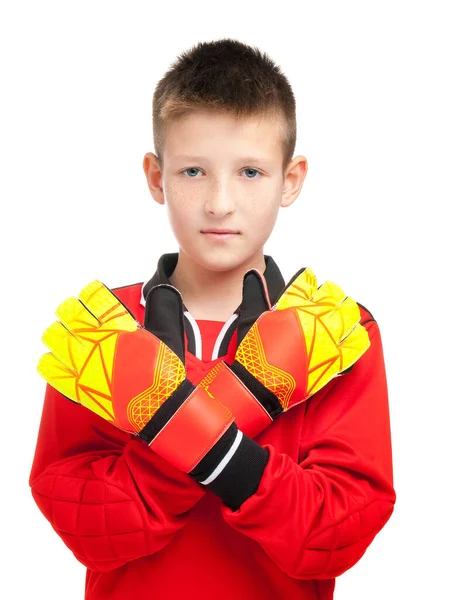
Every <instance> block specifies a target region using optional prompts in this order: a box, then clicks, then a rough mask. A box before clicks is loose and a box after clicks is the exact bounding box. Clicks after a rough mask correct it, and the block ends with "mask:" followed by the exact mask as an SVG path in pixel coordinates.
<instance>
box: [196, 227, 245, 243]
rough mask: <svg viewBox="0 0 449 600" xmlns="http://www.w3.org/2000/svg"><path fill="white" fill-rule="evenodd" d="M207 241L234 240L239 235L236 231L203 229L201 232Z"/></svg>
mask: <svg viewBox="0 0 449 600" xmlns="http://www.w3.org/2000/svg"><path fill="white" fill-rule="evenodd" d="M201 233H202V234H203V235H205V236H206V238H207V239H209V240H215V241H217V240H218V241H224V240H230V239H233V238H236V237H237V236H238V235H240V234H239V232H238V231H236V230H233V229H205V230H203V231H202V232H201Z"/></svg>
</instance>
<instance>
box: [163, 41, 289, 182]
mask: <svg viewBox="0 0 449 600" xmlns="http://www.w3.org/2000/svg"><path fill="white" fill-rule="evenodd" d="M195 109H213V110H216V111H222V112H225V113H227V114H231V115H232V116H234V117H235V118H236V119H238V120H239V119H244V118H248V117H256V116H260V117H265V116H273V117H275V118H277V119H279V123H280V133H281V140H282V145H283V150H284V152H283V171H284V172H285V169H286V167H287V165H288V163H289V162H290V161H291V159H292V157H293V153H294V151H295V146H296V102H295V97H294V94H293V91H292V88H291V86H290V83H289V82H288V80H287V78H286V77H285V75H284V74H283V73H282V71H281V70H280V68H279V66H277V65H276V64H275V63H274V62H273V60H272V59H271V58H270V57H269V56H268V55H267V54H266V53H262V52H261V51H260V50H259V49H257V48H254V47H251V46H248V45H246V44H244V43H243V42H240V41H238V40H235V39H230V38H225V39H221V40H216V41H212V42H199V43H198V44H196V45H194V46H193V47H192V48H191V49H189V50H187V51H185V52H183V53H182V54H180V55H179V56H178V57H177V60H176V61H175V62H174V63H172V64H171V65H170V69H169V70H168V71H167V72H166V74H165V75H164V76H163V77H162V79H161V80H160V81H159V82H158V84H157V86H156V89H155V91H154V95H153V141H154V148H155V153H156V155H157V157H158V160H159V162H160V165H161V168H162V167H163V160H162V156H163V147H164V131H165V125H166V124H168V123H171V122H174V121H176V119H178V118H180V117H182V116H184V115H185V114H187V113H188V112H189V111H192V110H195Z"/></svg>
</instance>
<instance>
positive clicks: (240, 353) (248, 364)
mask: <svg viewBox="0 0 449 600" xmlns="http://www.w3.org/2000/svg"><path fill="white" fill-rule="evenodd" d="M235 357H236V359H237V360H238V361H239V362H240V363H241V364H242V365H243V366H244V367H245V368H246V369H247V370H248V371H249V372H250V373H251V374H252V375H254V377H255V378H256V379H258V380H259V381H260V382H261V383H262V384H263V385H264V386H265V387H266V388H268V389H269V390H271V391H272V392H273V393H274V394H276V396H277V398H278V400H279V402H280V403H281V405H282V407H283V408H284V410H286V409H287V407H288V404H289V401H290V398H291V395H292V394H293V392H294V391H295V387H296V383H295V379H294V377H293V376H292V375H290V373H287V372H286V371H283V370H282V369H279V368H278V367H276V366H274V365H270V363H269V362H268V360H267V358H266V356H265V350H264V347H263V342H262V338H261V336H260V333H259V328H258V327H257V323H256V324H254V325H253V326H252V327H251V329H250V330H249V331H248V333H247V334H246V335H245V337H244V338H243V340H242V341H241V343H240V345H239V347H238V350H237V352H236V355H235Z"/></svg>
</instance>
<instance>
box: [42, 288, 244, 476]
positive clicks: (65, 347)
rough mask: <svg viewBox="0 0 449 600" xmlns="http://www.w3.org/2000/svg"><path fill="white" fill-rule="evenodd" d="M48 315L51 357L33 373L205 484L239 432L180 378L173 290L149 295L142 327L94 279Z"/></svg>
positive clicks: (179, 325)
mask: <svg viewBox="0 0 449 600" xmlns="http://www.w3.org/2000/svg"><path fill="white" fill-rule="evenodd" d="M56 315H57V317H58V318H59V321H56V322H54V323H53V324H52V325H50V327H48V329H47V330H46V331H45V332H44V334H43V336H42V341H43V342H44V343H45V344H46V345H47V346H48V348H49V349H50V350H51V352H48V353H46V354H44V355H43V356H42V357H41V358H40V360H39V363H38V372H39V373H40V375H42V377H43V378H44V379H45V380H46V381H47V382H48V383H49V384H50V385H52V386H53V387H54V388H56V389H57V390H58V391H59V392H60V393H61V394H63V395H64V396H66V397H67V398H69V399H71V400H73V401H74V402H77V403H79V404H82V405H83V406H85V407H86V408H88V409H89V410H92V411H94V412H95V413H96V414H98V415H99V416H100V417H102V418H104V419H106V420H108V421H110V422H111V423H112V424H113V425H115V426H116V427H118V428H120V429H122V430H123V431H126V432H128V433H130V434H134V435H137V436H138V437H139V438H141V439H142V440H144V441H145V442H146V443H148V444H149V445H151V447H152V449H153V450H154V451H155V452H156V453H158V454H159V455H161V456H162V457H164V458H165V459H166V460H168V461H170V462H171V463H172V464H174V465H175V466H177V467H178V468H179V469H181V470H183V471H184V472H186V473H191V472H192V471H193V469H195V468H196V471H195V474H196V475H197V477H195V478H197V480H198V481H200V482H201V481H202V479H203V478H207V477H208V476H209V475H210V473H211V472H212V471H213V470H214V469H215V466H216V465H217V464H218V463H219V462H220V461H221V460H222V458H223V456H224V455H225V454H226V453H227V451H228V450H229V448H230V447H231V446H232V444H233V443H234V442H235V440H236V437H237V435H238V434H239V435H240V436H241V435H242V434H241V433H239V431H238V429H237V425H236V424H235V423H234V416H233V415H232V413H231V411H230V410H229V409H228V408H227V407H226V406H225V405H223V404H221V403H220V402H218V401H216V400H215V399H213V398H212V397H211V396H210V395H209V394H208V393H207V391H206V390H205V389H204V386H202V385H201V383H200V384H199V385H198V386H194V385H193V384H192V383H191V382H190V381H189V380H188V379H187V378H186V369H185V336H184V315H183V307H182V298H181V295H180V293H179V292H178V290H176V288H174V287H173V286H169V285H165V284H164V285H160V286H156V287H154V288H153V289H152V290H151V291H150V293H149V296H148V298H147V305H146V313H145V326H144V327H142V326H141V325H140V324H139V323H138V321H137V320H136V319H135V318H134V317H133V316H132V315H131V313H130V312H129V311H128V310H127V309H126V308H125V307H124V305H123V304H122V303H121V302H120V300H119V299H118V298H117V297H116V296H115V295H114V294H113V293H112V292H111V291H110V290H109V289H108V288H107V287H106V286H104V285H103V284H102V283H100V282H99V281H94V282H92V283H90V284H88V285H87V286H86V287H85V288H83V290H82V291H81V293H80V294H79V299H77V298H75V297H71V298H68V299H67V300H65V301H64V302H62V304H61V305H60V306H59V307H58V309H57V310H56ZM152 331H154V332H156V333H157V334H158V337H156V335H155V334H154V333H152ZM192 476H193V475H192Z"/></svg>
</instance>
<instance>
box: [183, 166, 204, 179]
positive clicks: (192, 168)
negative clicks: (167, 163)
mask: <svg viewBox="0 0 449 600" xmlns="http://www.w3.org/2000/svg"><path fill="white" fill-rule="evenodd" d="M187 171H201V169H198V168H197V167H189V168H188V169H184V170H183V171H181V173H186V172H187ZM187 177H188V179H198V177H190V175H187Z"/></svg>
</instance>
